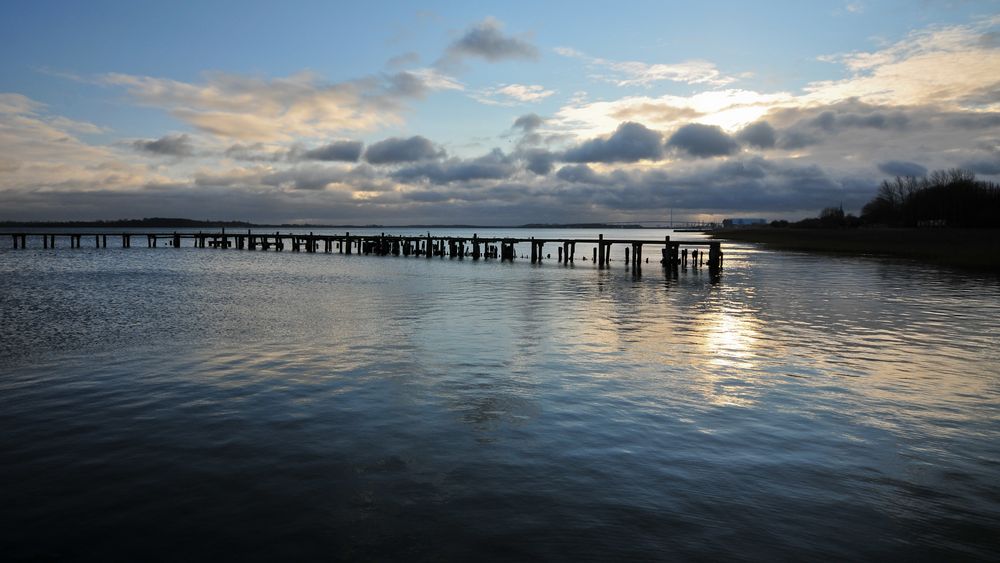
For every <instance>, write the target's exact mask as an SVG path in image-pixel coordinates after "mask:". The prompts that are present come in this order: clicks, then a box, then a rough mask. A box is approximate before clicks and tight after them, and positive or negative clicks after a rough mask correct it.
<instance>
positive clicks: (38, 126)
mask: <svg viewBox="0 0 1000 563" xmlns="http://www.w3.org/2000/svg"><path fill="white" fill-rule="evenodd" d="M94 130H101V128H100V127H97V126H96V125H92V124H88V123H86V122H81V121H75V120H71V119H67V118H65V117H63V116H59V115H53V114H51V113H49V112H48V111H47V108H46V106H45V104H42V103H40V102H38V101H35V100H32V99H31V98H28V97H27V96H24V95H21V94H15V93H0V190H20V191H33V192H45V191H52V190H67V189H75V190H86V191H95V190H116V189H121V188H124V187H128V186H131V185H135V184H141V183H145V182H147V181H166V180H167V178H166V177H165V176H163V175H162V174H159V173H157V172H152V171H150V169H148V168H147V167H145V166H142V165H137V164H133V163H132V162H131V160H133V159H132V158H130V156H131V155H129V154H128V153H127V152H119V151H117V150H116V149H115V148H113V147H104V146H96V145H91V144H89V143H86V142H84V141H82V140H81V139H79V138H77V137H76V135H75V134H76V133H77V132H81V131H82V132H90V131H94ZM0 201H4V209H5V210H7V212H8V213H9V212H10V210H15V209H17V207H16V206H15V205H14V204H13V203H8V200H7V199H6V198H4V197H3V196H2V195H0ZM52 202H53V203H52V210H51V212H52V213H53V216H58V214H59V209H60V206H61V205H62V203H61V202H60V201H59V200H57V199H53V200H52Z"/></svg>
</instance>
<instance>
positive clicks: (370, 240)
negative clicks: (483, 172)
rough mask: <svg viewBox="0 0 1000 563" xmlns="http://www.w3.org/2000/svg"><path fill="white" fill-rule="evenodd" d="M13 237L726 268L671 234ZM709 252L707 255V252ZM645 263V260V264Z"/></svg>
mask: <svg viewBox="0 0 1000 563" xmlns="http://www.w3.org/2000/svg"><path fill="white" fill-rule="evenodd" d="M2 236H10V237H11V239H12V241H13V248H15V249H19V248H20V249H23V248H27V246H28V239H29V238H34V239H38V238H41V239H42V248H43V249H48V248H56V241H57V239H61V240H62V241H68V242H69V246H70V248H82V247H83V245H84V244H85V242H84V241H85V240H86V241H88V242H87V243H86V244H87V246H90V243H89V241H91V240H93V244H94V248H107V247H108V239H109V238H110V239H112V244H114V241H117V240H120V241H121V246H120V247H121V248H131V247H132V242H133V239H136V240H139V241H141V240H143V239H145V241H146V246H147V247H148V248H157V247H159V246H160V245H161V244H162V246H164V247H172V248H181V247H182V246H188V245H186V244H185V243H186V242H187V241H190V243H191V244H190V245H189V246H191V247H195V248H216V249H227V248H235V249H238V250H263V251H267V250H273V251H282V250H290V251H292V252H310V253H313V252H323V253H332V252H336V253H340V254H367V255H377V256H414V257H424V258H434V257H440V258H445V257H448V258H457V259H459V260H463V259H465V258H470V259H472V260H480V259H483V260H491V259H495V260H501V261H514V260H516V259H518V256H517V252H516V248H517V245H525V244H526V245H528V247H529V248H530V252H529V254H528V255H523V256H522V257H521V258H527V257H528V256H530V259H531V263H532V264H535V263H540V262H542V260H543V259H544V260H549V259H551V256H552V254H551V251H550V252H548V253H546V252H545V249H546V245H549V246H548V248H550V249H551V248H552V247H553V246H554V247H555V248H556V261H557V262H558V263H561V264H567V265H568V264H573V263H575V262H576V260H577V255H576V245H577V244H587V245H594V248H593V249H592V251H593V252H592V257H591V260H590V261H591V263H593V264H596V265H597V267H598V268H606V267H610V263H611V255H612V248H613V247H616V248H618V249H621V248H624V259H625V263H626V264H630V265H631V267H632V270H633V271H638V270H640V269H641V268H642V264H643V263H645V264H648V263H649V258H648V257H644V256H643V250H644V249H645V248H648V247H655V248H658V249H659V250H660V256H659V260H658V262H659V263H660V264H661V265H662V266H663V267H664V268H678V267H679V268H686V267H688V266H689V265H690V266H691V267H695V268H697V267H702V266H707V267H708V268H709V270H710V271H711V272H713V273H718V272H719V271H721V269H722V260H723V254H722V245H721V243H720V242H719V241H714V240H671V238H670V237H669V236H667V237H664V238H663V240H662V241H660V240H645V239H644V240H639V239H606V238H604V235H603V234H600V235H598V236H597V238H593V239H562V238H536V237H502V238H497V237H485V238H480V237H479V236H478V235H475V234H474V235H472V236H471V237H453V236H446V237H442V236H433V235H431V233H427V234H426V235H392V234H389V235H387V234H385V233H382V234H378V235H373V234H359V235H352V234H351V233H349V232H345V233H344V234H342V235H324V234H313V233H309V234H300V233H281V232H274V233H264V232H253V231H250V230H248V231H247V232H245V233H243V232H240V233H227V232H226V231H225V229H223V230H221V231H219V232H207V233H206V232H173V233H164V232H157V233H149V232H146V233H132V232H107V233H93V232H91V233H73V232H31V233H26V232H7V233H0V237H2ZM705 250H707V251H708V252H707V256H706V252H705ZM580 259H581V260H582V261H587V257H586V256H581V257H580ZM644 260H645V262H644Z"/></svg>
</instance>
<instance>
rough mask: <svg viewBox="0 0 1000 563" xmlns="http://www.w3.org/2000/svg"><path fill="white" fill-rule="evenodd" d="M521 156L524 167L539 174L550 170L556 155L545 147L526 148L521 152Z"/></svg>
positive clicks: (543, 174)
mask: <svg viewBox="0 0 1000 563" xmlns="http://www.w3.org/2000/svg"><path fill="white" fill-rule="evenodd" d="M521 157H522V158H523V159H524V162H525V168H527V169H528V170H530V171H531V172H534V173H535V174H538V175H539V176H545V175H546V174H548V173H549V172H552V165H553V162H554V161H555V159H556V155H554V154H552V153H551V152H549V151H547V150H545V149H528V150H526V151H524V152H523V153H522V154H521Z"/></svg>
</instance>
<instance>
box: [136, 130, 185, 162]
mask: <svg viewBox="0 0 1000 563" xmlns="http://www.w3.org/2000/svg"><path fill="white" fill-rule="evenodd" d="M132 148H134V149H135V150H137V151H139V152H145V153H149V154H155V155H159V156H176V157H185V156H193V155H194V146H192V144H191V138H190V137H188V136H187V135H166V136H164V137H160V138H159V139H155V140H152V141H145V140H140V141H134V142H133V143H132Z"/></svg>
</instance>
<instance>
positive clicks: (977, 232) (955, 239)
mask: <svg viewBox="0 0 1000 563" xmlns="http://www.w3.org/2000/svg"><path fill="white" fill-rule="evenodd" d="M709 234H710V235H711V236H712V237H713V238H717V239H724V240H730V241H738V242H752V243H759V244H763V245H765V246H768V247H771V248H780V249H786V250H801V251H807V252H826V253H838V254H852V255H862V256H887V257H899V258H910V259H914V260H920V261H922V262H928V263H934V264H939V265H943V266H951V267H958V268H965V269H971V270H979V271H988V272H994V273H1000V229H955V228H937V229H917V228H860V229H858V228H855V229H793V228H773V227H772V228H768V227H764V228H759V229H758V228H749V229H720V230H716V231H710V232H709Z"/></svg>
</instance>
